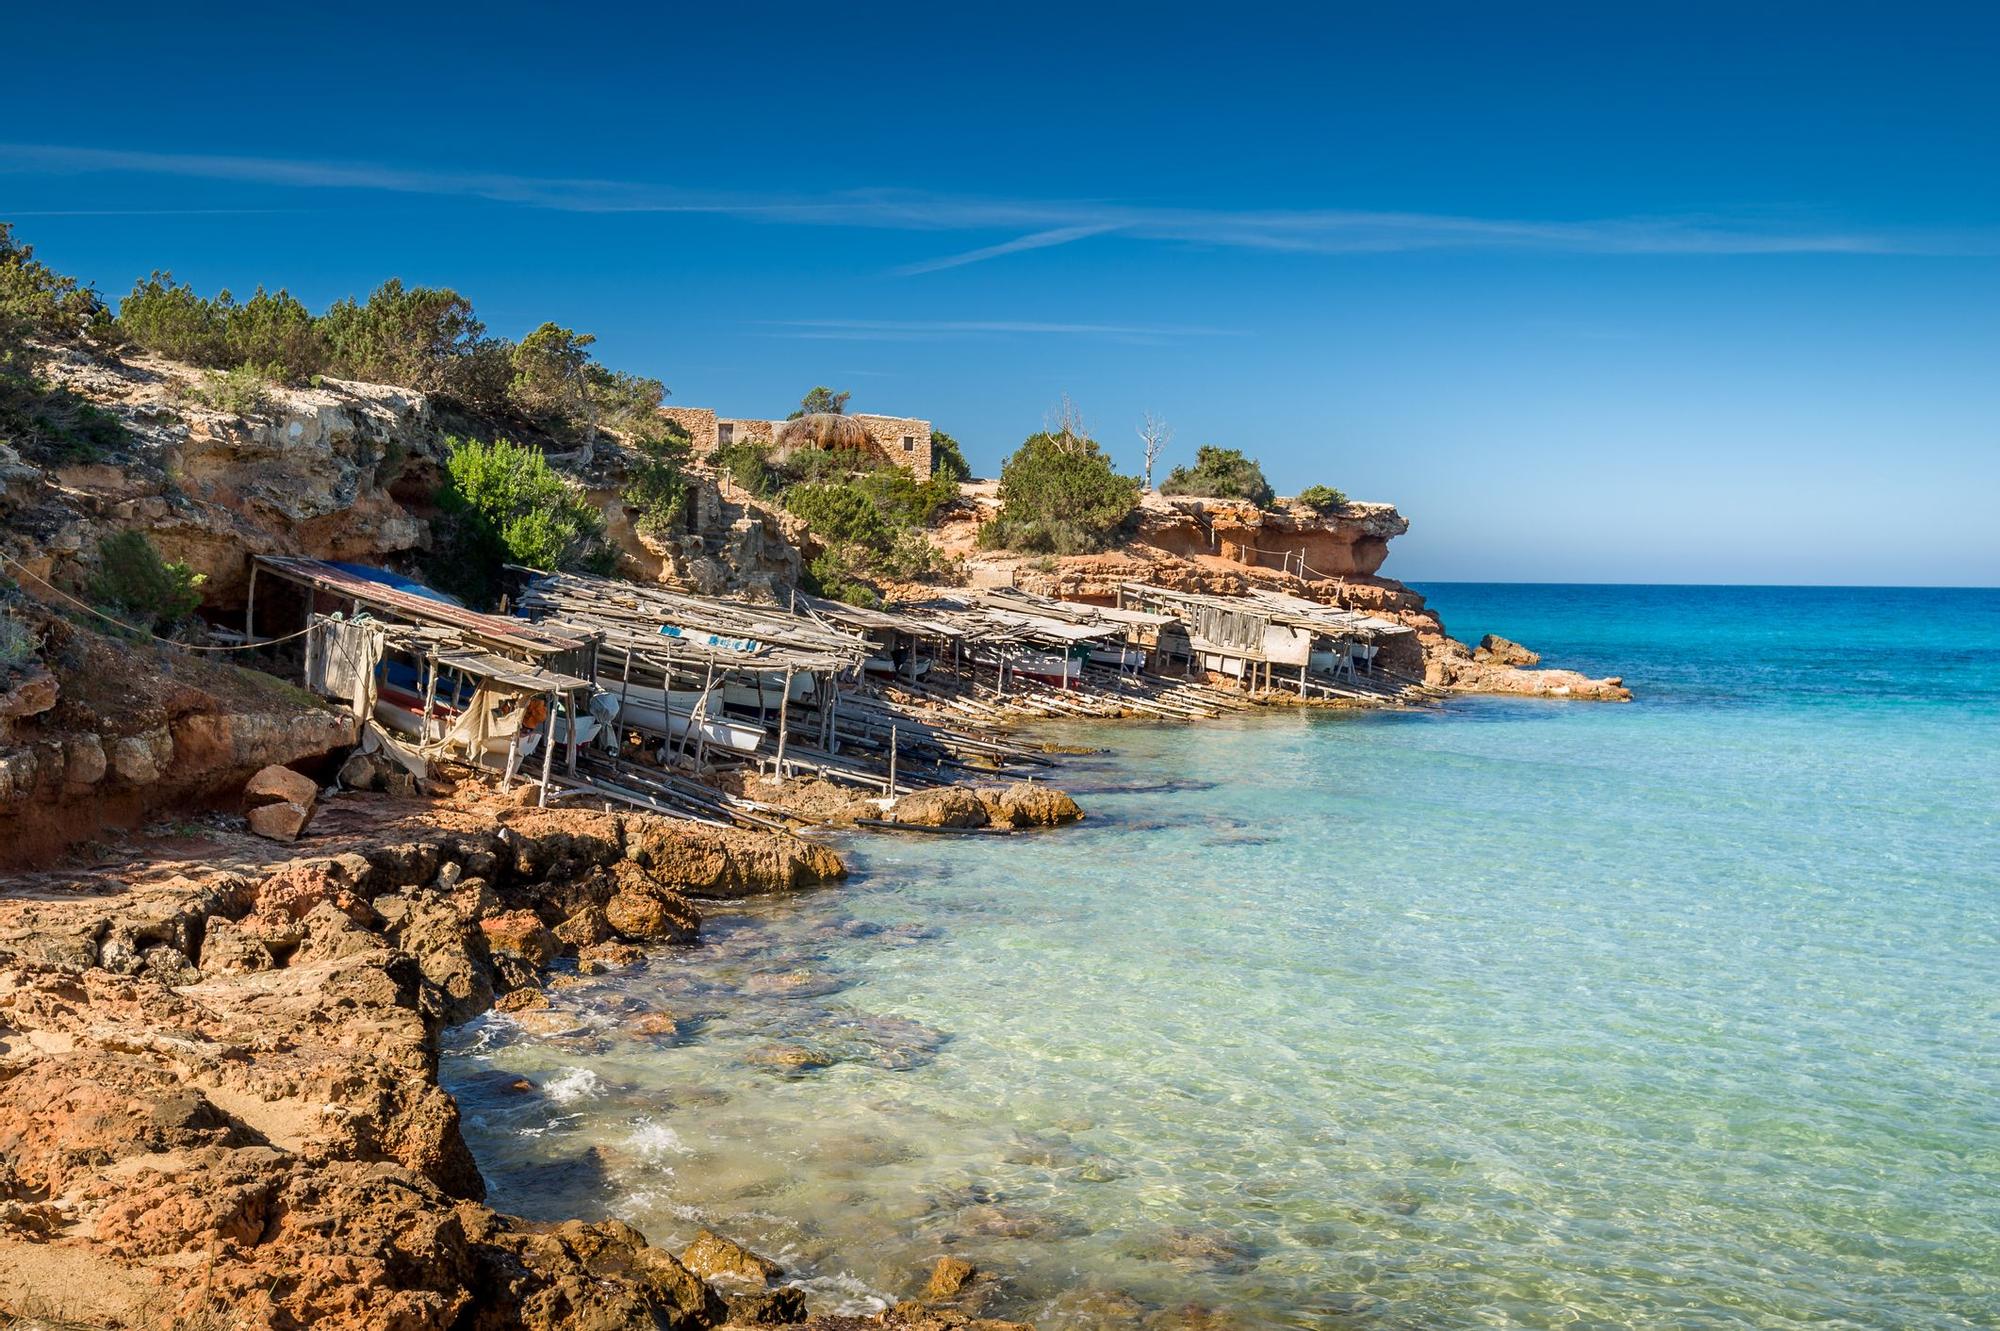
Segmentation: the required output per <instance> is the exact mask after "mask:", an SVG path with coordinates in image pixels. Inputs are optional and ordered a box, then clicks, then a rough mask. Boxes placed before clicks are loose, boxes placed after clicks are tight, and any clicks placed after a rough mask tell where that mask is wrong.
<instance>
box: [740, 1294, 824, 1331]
mask: <svg viewBox="0 0 2000 1331" xmlns="http://www.w3.org/2000/svg"><path fill="white" fill-rule="evenodd" d="M805 1320H806V1296H805V1295H804V1294H802V1293H800V1292H799V1291H798V1290H796V1289H792V1288H789V1287H787V1288H785V1289H766V1290H759V1291H757V1292H756V1293H754V1294H741V1295H738V1296H737V1297H736V1298H733V1299H731V1300H730V1301H729V1325H731V1326H792V1325H794V1324H796V1323H799V1322H803V1321H805Z"/></svg>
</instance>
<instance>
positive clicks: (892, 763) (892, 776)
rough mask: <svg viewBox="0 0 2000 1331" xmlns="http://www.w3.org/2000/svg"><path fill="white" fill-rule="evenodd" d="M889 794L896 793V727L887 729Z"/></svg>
mask: <svg viewBox="0 0 2000 1331" xmlns="http://www.w3.org/2000/svg"><path fill="white" fill-rule="evenodd" d="M889 793H890V794H891V795H894V794H895V793H896V727H895V726H893V725H892V726H890V727H889Z"/></svg>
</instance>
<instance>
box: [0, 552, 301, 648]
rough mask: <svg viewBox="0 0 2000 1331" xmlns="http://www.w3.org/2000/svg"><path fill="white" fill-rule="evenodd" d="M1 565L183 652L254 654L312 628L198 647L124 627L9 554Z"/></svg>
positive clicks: (0, 557)
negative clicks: (255, 640) (281, 635)
mask: <svg viewBox="0 0 2000 1331" xmlns="http://www.w3.org/2000/svg"><path fill="white" fill-rule="evenodd" d="M0 563H7V564H12V565H13V566H14V568H15V569H16V570H17V571H19V572H21V573H23V574H26V575H27V576H28V577H30V578H33V579H34V580H35V581H36V582H39V583H40V584H42V586H44V587H46V588H48V589H49V590H50V591H52V592H54V593H55V594H56V595H57V596H60V597H62V599H63V600H65V601H68V602H69V603H70V604H71V605H73V606H75V607H76V608H77V609H79V610H82V611H84V612H85V613H87V614H92V615H96V616H97V617H98V618H99V619H101V620H103V621H104V622H105V623H107V624H116V625H117V626H118V627H119V628H121V629H124V630H125V631H126V632H127V633H136V634H138V635H139V636H140V637H142V638H151V639H152V640H153V641H154V642H164V643H166V644H167V645H168V646H170V647H178V648H180V649H181V650H182V651H184V652H249V651H255V650H256V649H257V648H259V647H270V646H274V645H275V644H277V643H281V642H290V641H291V640H292V639H293V638H303V637H305V636H306V634H308V633H311V632H312V626H311V625H307V626H306V627H305V628H302V629H300V630H299V631H298V632H297V633H287V634H286V635H285V636H284V637H282V638H264V639H261V640H259V641H257V642H243V643H236V644H233V645H230V646H223V647H199V646H196V645H195V644H193V643H189V642H181V641H180V640H179V639H176V638H162V637H161V636H160V635H159V634H157V633H155V632H153V631H152V630H151V629H142V628H140V627H138V626H137V625H136V624H127V623H126V622H125V621H124V620H122V619H114V618H112V617H111V616H110V615H107V614H105V613H104V612H103V611H102V610H99V609H98V608H97V607H96V606H94V605H86V604H85V603H84V602H82V601H79V600H77V599H76V598H75V597H74V596H71V595H70V594H69V593H68V592H66V591H64V590H63V589H62V588H60V587H58V586H56V585H55V584H54V583H52V582H50V581H49V580H48V579H47V578H44V577H42V576H41V575H39V574H37V573H34V572H32V571H31V570H30V569H29V568H28V566H27V565H25V564H23V563H21V561H19V560H18V559H15V558H14V557H13V556H12V555H0Z"/></svg>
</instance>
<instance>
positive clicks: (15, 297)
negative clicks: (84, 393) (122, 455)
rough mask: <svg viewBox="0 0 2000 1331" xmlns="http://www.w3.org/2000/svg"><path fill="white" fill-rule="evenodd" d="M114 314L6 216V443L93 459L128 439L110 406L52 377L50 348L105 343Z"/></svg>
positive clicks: (0, 420)
mask: <svg viewBox="0 0 2000 1331" xmlns="http://www.w3.org/2000/svg"><path fill="white" fill-rule="evenodd" d="M111 335H112V330H111V320H110V314H109V312H108V311H107V310H106V309H105V307H104V302H103V301H102V300H100V299H99V298H98V295H97V293H96V292H95V291H94V290H92V289H91V288H89V287H87V286H84V285H82V284H81V283H79V282H78V281H77V280H76V279H75V278H73V277H66V276H64V275H63V274H61V273H58V272H55V271H54V270H53V269H51V268H50V267H49V266H48V265H47V264H45V263H42V262H41V261H40V260H38V259H36V258H35V252H34V250H33V249H32V248H31V247H30V246H27V245H24V244H20V243H18V242H17V241H16V240H15V239H14V229H13V227H12V226H10V225H9V224H7V223H5V222H0V443H5V444H8V445H10V446H12V447H15V448H19V449H20V450H21V451H22V452H23V453H25V454H28V455H29V456H32V457H35V458H38V459H40V460H43V461H50V462H58V463H60V462H76V461H88V460H89V459H92V458H95V457H98V456H100V455H101V454H102V453H103V452H104V451H105V450H107V449H111V448H115V447H117V446H118V445H119V444H120V443H122V442H123V441H124V440H125V437H126V434H125V426H124V424H123V423H122V422H121V421H120V420H119V419H118V417H116V416H114V415H112V414H111V413H110V412H108V411H105V410H104V409H102V408H101V407H98V406H95V405H94V404H92V403H89V402H86V401H84V400H83V399H82V398H80V397H78V396H76V395H75V394H74V393H71V392H68V391H67V390H65V389H63V388H60V387H58V386H56V385H54V384H52V383H50V382H49V380H48V378H47V377H46V375H45V373H44V369H45V361H46V358H47V352H46V351H45V350H44V348H46V347H51V346H65V345H79V344H91V343H97V342H102V341H104V340H105V339H107V338H109V337H110V336H111Z"/></svg>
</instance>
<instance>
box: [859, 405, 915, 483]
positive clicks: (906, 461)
mask: <svg viewBox="0 0 2000 1331" xmlns="http://www.w3.org/2000/svg"><path fill="white" fill-rule="evenodd" d="M854 419H855V420H857V421H860V422H861V424H862V427H863V428H865V429H866V430H867V431H868V437H869V438H871V439H873V440H874V441H875V446H876V447H877V448H879V449H881V450H882V452H883V453H884V454H886V455H887V456H888V458H889V460H890V461H891V462H894V463H895V464H896V465H897V466H899V467H902V468H903V469H904V470H906V471H911V472H915V473H916V474H917V475H918V476H928V475H930V474H931V423H930V422H929V421H926V420H918V419H917V418H916V417H914V416H874V415H869V414H868V413H866V412H857V413H856V414H855V417H854Z"/></svg>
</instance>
